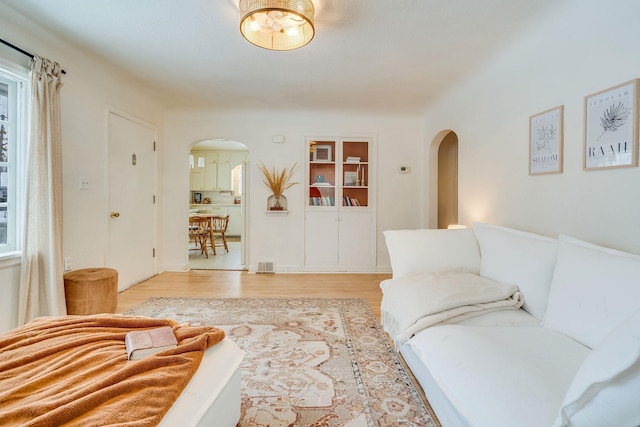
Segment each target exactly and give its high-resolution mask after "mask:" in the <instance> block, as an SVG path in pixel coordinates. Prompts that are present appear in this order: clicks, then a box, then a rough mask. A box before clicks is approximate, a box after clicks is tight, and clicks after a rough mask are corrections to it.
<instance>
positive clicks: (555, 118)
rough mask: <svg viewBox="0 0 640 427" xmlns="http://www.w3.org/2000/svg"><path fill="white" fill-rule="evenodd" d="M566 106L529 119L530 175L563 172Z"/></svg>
mask: <svg viewBox="0 0 640 427" xmlns="http://www.w3.org/2000/svg"><path fill="white" fill-rule="evenodd" d="M563 142H564V105H560V106H559V107H555V108H552V109H550V110H547V111H543V112H542V113H538V114H535V115H533V116H531V117H530V118H529V175H542V174H547V173H561V172H562V150H563Z"/></svg>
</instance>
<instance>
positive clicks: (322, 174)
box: [308, 141, 336, 206]
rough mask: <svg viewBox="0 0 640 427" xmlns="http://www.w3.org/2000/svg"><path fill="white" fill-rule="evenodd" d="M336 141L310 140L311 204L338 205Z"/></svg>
mask: <svg viewBox="0 0 640 427" xmlns="http://www.w3.org/2000/svg"><path fill="white" fill-rule="evenodd" d="M335 159H336V142H335V141H310V142H309V202H308V204H309V206H335V205H336V161H335Z"/></svg>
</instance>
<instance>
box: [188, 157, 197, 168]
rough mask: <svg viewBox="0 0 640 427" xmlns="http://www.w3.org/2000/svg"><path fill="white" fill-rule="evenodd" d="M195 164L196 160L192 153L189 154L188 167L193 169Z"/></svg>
mask: <svg viewBox="0 0 640 427" xmlns="http://www.w3.org/2000/svg"><path fill="white" fill-rule="evenodd" d="M195 165H196V161H195V159H194V158H193V154H189V167H190V168H191V169H193V168H194V167H195Z"/></svg>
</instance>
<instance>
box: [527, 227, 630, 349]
mask: <svg viewBox="0 0 640 427" xmlns="http://www.w3.org/2000/svg"><path fill="white" fill-rule="evenodd" d="M526 297H527V296H526V294H525V301H526ZM639 301H640V256H638V255H632V254H629V253H626V252H622V251H618V250H614V249H609V248H605V247H602V246H597V245H594V244H591V243H588V242H583V241H581V240H578V239H573V238H571V237H568V236H560V237H559V247H558V259H557V261H556V268H555V271H554V273H553V281H552V283H551V292H550V295H549V304H548V307H547V312H546V313H545V316H544V319H543V321H542V325H543V326H544V327H547V328H552V329H555V330H557V331H559V332H562V333H563V334H565V335H568V336H569V337H571V338H573V339H575V340H576V341H578V342H580V343H582V344H584V345H586V346H587V347H589V348H594V347H595V346H597V345H598V344H599V343H600V342H601V341H602V340H603V339H604V338H605V337H606V336H607V335H608V334H609V333H610V332H611V331H612V330H613V329H614V328H615V327H616V326H618V325H619V324H620V323H622V321H623V320H624V319H626V318H628V317H629V316H631V315H632V314H633V313H635V312H636V311H637V310H638V307H639V305H640V302H639Z"/></svg>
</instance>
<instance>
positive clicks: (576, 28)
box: [425, 0, 640, 253]
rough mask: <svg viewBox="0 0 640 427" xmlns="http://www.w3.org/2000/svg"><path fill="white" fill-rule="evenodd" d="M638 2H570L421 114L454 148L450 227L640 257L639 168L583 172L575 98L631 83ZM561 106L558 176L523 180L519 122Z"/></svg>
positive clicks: (524, 150)
mask: <svg viewBox="0 0 640 427" xmlns="http://www.w3.org/2000/svg"><path fill="white" fill-rule="evenodd" d="M638 16H640V2H638V1H636V0H624V1H623V0H619V1H614V2H611V3H610V4H609V3H608V4H607V5H606V6H605V5H604V4H603V3H602V2H596V1H583V0H570V1H566V2H564V3H561V4H560V5H559V7H558V8H557V9H555V10H554V13H553V14H552V15H551V16H548V17H547V18H545V19H543V20H541V21H540V22H537V23H536V25H535V26H534V27H532V28H530V29H529V31H527V32H525V33H524V34H523V36H522V37H521V38H520V39H518V40H514V42H513V43H512V44H511V46H510V47H509V48H508V49H507V50H505V51H503V52H502V53H501V54H500V55H499V56H498V57H496V58H495V60H493V61H492V62H491V63H490V64H488V65H487V66H486V68H484V69H482V70H478V72H476V73H474V75H473V77H472V78H470V79H469V80H468V81H466V82H464V83H462V84H460V85H458V87H457V90H456V91H455V92H454V93H449V94H447V96H446V97H445V98H444V99H442V100H441V101H440V102H438V103H437V104H436V105H433V107H432V108H430V110H429V111H428V112H427V114H426V115H425V127H426V141H427V143H429V142H430V141H431V139H432V138H433V137H434V136H435V135H436V134H437V133H438V132H440V131H441V130H442V129H452V130H454V131H455V132H456V133H457V135H458V138H459V141H460V181H459V182H460V184H459V185H460V205H459V207H460V221H461V222H462V223H466V224H468V225H470V224H471V222H473V221H484V222H492V223H500V224H505V225H507V226H513V227H516V228H521V229H527V230H532V231H536V232H540V233H543V234H547V235H551V236H556V235H557V234H559V233H562V234H568V235H572V236H574V237H577V238H580V239H584V240H589V241H592V242H594V243H598V244H603V245H608V246H613V247H617V248H620V249H623V250H628V251H631V252H635V253H640V197H638V195H639V194H640V168H621V169H610V170H598V171H588V172H587V171H583V170H582V156H583V101H584V96H586V95H589V94H592V93H594V92H597V91H599V90H602V89H606V88H608V87H611V86H614V85H617V84H619V83H623V82H626V81H629V80H631V79H634V78H637V77H640V55H639V54H638V41H640V26H639V25H638V24H637V19H638ZM561 104H564V106H565V133H564V173H562V174H554V175H545V176H533V177H532V176H528V144H529V141H528V140H529V137H528V132H529V128H528V126H529V116H531V115H533V114H537V113H539V112H542V111H544V110H547V109H549V108H553V107H556V106H558V105H561Z"/></svg>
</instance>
